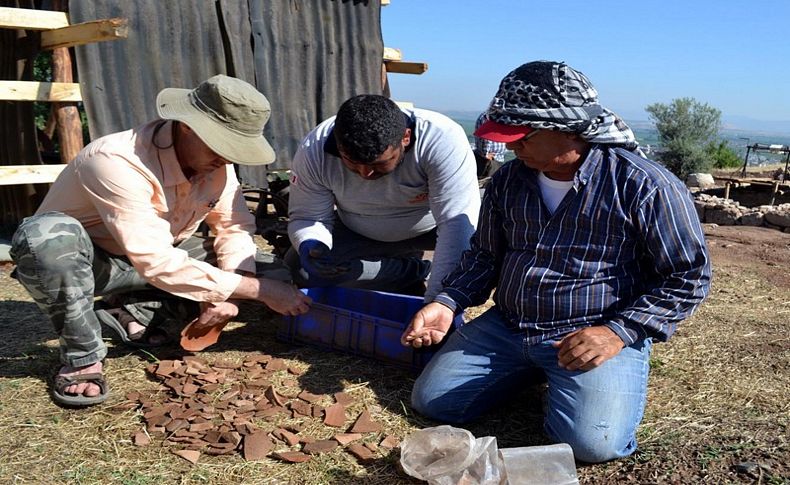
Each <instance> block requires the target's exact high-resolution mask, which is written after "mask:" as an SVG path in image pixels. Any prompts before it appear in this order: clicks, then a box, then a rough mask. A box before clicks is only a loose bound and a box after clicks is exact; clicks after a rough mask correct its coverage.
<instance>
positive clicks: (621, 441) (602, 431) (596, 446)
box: [547, 427, 635, 463]
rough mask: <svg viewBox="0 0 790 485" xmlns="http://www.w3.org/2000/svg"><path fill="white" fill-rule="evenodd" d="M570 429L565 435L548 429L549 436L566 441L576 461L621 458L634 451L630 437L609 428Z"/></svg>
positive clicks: (600, 461) (559, 440)
mask: <svg viewBox="0 0 790 485" xmlns="http://www.w3.org/2000/svg"><path fill="white" fill-rule="evenodd" d="M582 431H583V430H570V431H568V432H567V435H565V436H558V435H557V433H553V432H551V431H550V430H549V431H547V432H548V434H549V436H550V437H551V438H552V439H553V440H554V441H556V442H558V443H567V444H568V445H569V446H570V447H571V448H572V449H573V456H574V458H575V459H576V460H577V461H582V462H585V463H603V462H606V461H611V460H616V459H618V458H623V457H625V456H628V455H630V454H631V453H633V452H634V449H635V447H634V446H633V445H632V438H630V437H628V436H624V435H622V436H619V435H618V434H617V433H615V431H614V430H612V429H611V428H605V427H597V429H595V430H593V431H592V432H588V433H584V432H582Z"/></svg>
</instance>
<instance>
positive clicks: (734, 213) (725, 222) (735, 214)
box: [705, 207, 741, 226]
mask: <svg viewBox="0 0 790 485" xmlns="http://www.w3.org/2000/svg"><path fill="white" fill-rule="evenodd" d="M740 216H741V211H739V210H738V209H737V208H735V207H724V208H722V209H708V210H706V211H705V222H710V223H713V224H718V225H720V226H734V225H735V221H737V220H738V218H739V217H740Z"/></svg>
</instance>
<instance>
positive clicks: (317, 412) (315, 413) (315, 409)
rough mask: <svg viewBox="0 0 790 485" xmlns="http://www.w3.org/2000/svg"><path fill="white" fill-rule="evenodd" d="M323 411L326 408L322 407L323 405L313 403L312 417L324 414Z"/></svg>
mask: <svg viewBox="0 0 790 485" xmlns="http://www.w3.org/2000/svg"><path fill="white" fill-rule="evenodd" d="M325 411H326V409H324V407H323V406H318V405H315V406H313V412H312V415H313V417H314V418H320V417H321V416H323V415H324V412H325Z"/></svg>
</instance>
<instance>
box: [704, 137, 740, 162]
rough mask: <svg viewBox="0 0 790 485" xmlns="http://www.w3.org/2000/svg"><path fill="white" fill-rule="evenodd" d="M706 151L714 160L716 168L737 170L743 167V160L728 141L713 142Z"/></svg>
mask: <svg viewBox="0 0 790 485" xmlns="http://www.w3.org/2000/svg"><path fill="white" fill-rule="evenodd" d="M706 151H707V152H708V154H709V155H710V157H711V158H712V159H713V167H714V168H736V167H740V166H741V165H743V160H741V157H740V156H738V154H737V153H736V152H735V150H733V149H732V147H731V146H730V144H729V142H727V140H719V141H718V142H715V141H712V142H710V143H708V146H707V148H706Z"/></svg>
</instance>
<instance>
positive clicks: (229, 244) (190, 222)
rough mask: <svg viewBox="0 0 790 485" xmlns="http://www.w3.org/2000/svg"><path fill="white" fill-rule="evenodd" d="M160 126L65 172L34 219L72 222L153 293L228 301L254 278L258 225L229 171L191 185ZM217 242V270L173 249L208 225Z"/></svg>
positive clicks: (110, 145)
mask: <svg viewBox="0 0 790 485" xmlns="http://www.w3.org/2000/svg"><path fill="white" fill-rule="evenodd" d="M160 123H162V121H161V120H157V121H152V122H149V123H146V124H144V125H141V126H138V127H137V128H134V129H131V130H128V131H123V132H119V133H114V134H111V135H107V136H104V137H102V138H99V139H97V140H95V141H93V142H92V143H90V144H89V145H88V146H86V147H85V148H83V149H82V150H81V151H80V152H79V154H78V155H77V157H76V158H75V159H74V160H72V161H71V162H70V163H69V164H68V165H67V166H66V168H65V169H64V170H63V172H61V174H60V176H59V177H58V178H57V180H56V181H55V183H54V184H53V185H52V188H51V189H50V191H49V193H48V194H47V196H46V198H45V199H44V202H42V204H41V206H40V207H39V209H38V211H37V214H41V213H45V212H52V211H58V212H62V213H64V214H67V215H69V216H71V217H74V218H75V219H77V220H78V221H80V223H81V224H82V226H83V227H84V228H85V230H86V231H87V232H88V234H89V235H90V238H91V240H92V241H93V243H94V244H96V245H97V246H99V247H101V248H102V249H104V250H105V251H107V252H109V253H111V254H115V255H123V256H126V257H127V258H128V259H129V261H130V262H131V263H132V265H133V266H134V268H135V269H136V270H137V272H138V273H140V275H142V277H143V278H145V279H146V281H148V282H149V283H150V284H151V285H153V286H155V287H157V288H159V289H161V290H164V291H167V292H168V293H171V294H173V295H176V296H179V297H183V298H188V299H190V300H195V301H210V302H219V301H225V300H227V299H228V297H229V296H230V295H231V294H232V293H233V291H234V290H235V289H236V287H237V286H238V285H239V283H240V282H241V275H239V274H236V273H235V272H236V271H244V272H250V273H254V272H255V249H256V248H255V243H254V242H253V240H252V236H251V235H252V233H253V231H254V229H255V218H254V217H253V216H252V214H250V212H249V210H248V209H247V206H246V203H245V201H244V197H243V196H242V193H241V188H240V186H239V183H238V181H237V180H236V175H235V173H234V170H233V166H232V165H226V166H225V167H223V168H220V169H217V170H215V171H214V172H211V173H209V174H207V175H200V176H194V177H192V178H190V179H187V178H186V177H185V176H184V173H183V171H182V170H181V167H180V165H179V163H178V160H177V158H176V153H175V149H174V148H173V146H172V144H173V143H172V141H173V140H172V122H170V121H167V122H164V125H163V126H162V127H161V129H159V130H158V132H156V145H158V146H160V147H167V148H157V147H156V146H155V145H154V143H153V137H154V134H155V131H156V127H157V125H159V124H160ZM204 220H205V222H206V223H207V224H208V226H209V227H210V228H211V230H212V231H213V232H214V234H215V236H216V237H215V239H214V250H215V251H216V253H217V257H218V266H219V267H214V266H212V265H211V264H208V263H205V262H202V261H198V260H195V259H192V258H190V257H188V255H187V253H186V251H183V250H181V249H178V248H177V247H175V245H177V244H178V243H179V242H181V241H183V240H184V239H187V238H188V237H190V236H191V235H192V234H194V232H195V231H196V230H197V228H198V225H199V224H200V223H201V222H202V221H204Z"/></svg>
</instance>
